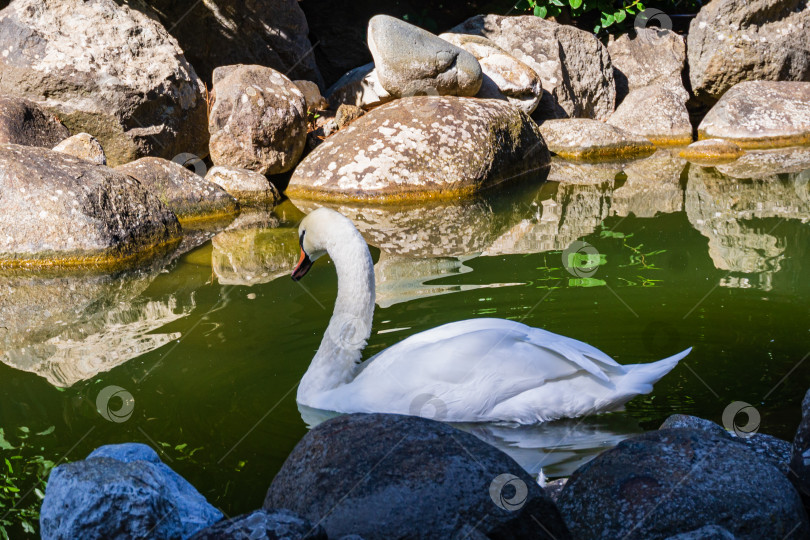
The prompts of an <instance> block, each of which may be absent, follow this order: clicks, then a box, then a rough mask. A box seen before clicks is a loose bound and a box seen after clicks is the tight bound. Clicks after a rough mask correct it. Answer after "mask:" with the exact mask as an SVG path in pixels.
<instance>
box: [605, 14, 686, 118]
mask: <svg viewBox="0 0 810 540" xmlns="http://www.w3.org/2000/svg"><path fill="white" fill-rule="evenodd" d="M635 30H636V32H635V34H636V35H635V36H634V37H632V38H631V37H630V34H624V35H622V36H620V37H619V38H617V39H616V40H614V41H611V42H610V43H608V52H609V53H610V61H611V62H613V69H614V72H613V73H614V75H615V78H616V97H617V101H621V100H623V99H624V98H625V96H627V94H628V93H629V92H632V91H633V90H638V89H640V88H645V87H647V86H652V85H657V86H662V87H665V88H667V89H669V90H670V91H672V92H674V93H676V94H677V95H678V96H679V97H680V98H681V100H682V101H683V102H684V103H686V100H688V99H689V93H688V92H687V91H686V88H684V84H683V71H684V68H685V67H686V44H685V43H684V40H683V37H681V36H679V35H678V34H676V33H675V32H673V31H672V30H668V29H666V28H654V27H648V28H639V27H636V29H635Z"/></svg>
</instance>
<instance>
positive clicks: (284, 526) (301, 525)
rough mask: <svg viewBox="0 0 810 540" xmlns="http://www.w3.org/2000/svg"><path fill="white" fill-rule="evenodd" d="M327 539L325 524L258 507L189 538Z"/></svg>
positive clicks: (224, 520)
mask: <svg viewBox="0 0 810 540" xmlns="http://www.w3.org/2000/svg"><path fill="white" fill-rule="evenodd" d="M225 539H227V540H327V538H326V533H325V532H324V530H323V527H321V526H320V525H316V524H314V523H313V522H311V521H310V520H308V519H305V518H302V517H301V516H298V515H296V514H295V513H293V512H290V511H289V510H284V509H281V510H255V511H253V512H250V513H249V514H244V515H241V516H236V517H234V518H231V519H223V520H222V521H220V522H218V523H215V524H214V525H211V526H210V527H207V528H205V529H203V530H201V531H199V532H197V533H196V534H195V535H194V536H192V537H191V539H190V540H225Z"/></svg>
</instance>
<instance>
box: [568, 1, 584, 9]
mask: <svg viewBox="0 0 810 540" xmlns="http://www.w3.org/2000/svg"><path fill="white" fill-rule="evenodd" d="M568 4H569V5H570V6H571V9H579V8H580V6H582V0H568Z"/></svg>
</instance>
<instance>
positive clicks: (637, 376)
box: [616, 347, 692, 395]
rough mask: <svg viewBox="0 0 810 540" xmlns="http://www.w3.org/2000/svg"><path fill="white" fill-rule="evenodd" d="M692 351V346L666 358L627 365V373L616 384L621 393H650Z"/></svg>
mask: <svg viewBox="0 0 810 540" xmlns="http://www.w3.org/2000/svg"><path fill="white" fill-rule="evenodd" d="M690 352H692V347H689V348H688V349H686V350H684V351H681V352H679V353H678V354H675V355H673V356H670V357H669V358H664V359H663V360H659V361H658V362H652V363H650V364H635V365H629V366H625V367H626V368H627V373H625V374H624V375H622V376H621V378H619V380H618V381H616V386H617V388H618V389H619V391H620V392H621V393H626V394H633V395H638V394H649V393H650V392H652V387H653V385H654V384H655V383H657V382H658V381H659V380H660V379H661V378H662V377H663V376H664V375H666V374H667V373H669V372H670V371H672V369H673V368H674V367H675V366H676V365H678V362H680V361H681V360H682V359H683V358H685V357H686V355H687V354H689V353H690Z"/></svg>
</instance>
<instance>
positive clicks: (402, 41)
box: [368, 15, 482, 97]
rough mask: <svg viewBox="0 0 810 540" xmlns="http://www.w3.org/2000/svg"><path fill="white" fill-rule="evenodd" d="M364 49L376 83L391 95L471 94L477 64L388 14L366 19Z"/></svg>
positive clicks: (477, 85) (478, 80) (479, 78)
mask: <svg viewBox="0 0 810 540" xmlns="http://www.w3.org/2000/svg"><path fill="white" fill-rule="evenodd" d="M368 48H369V49H370V50H371V56H372V57H373V58H374V65H375V67H376V70H377V77H379V80H380V84H381V85H382V87H383V88H385V89H386V90H387V91H388V92H389V93H390V94H391V95H393V96H395V97H401V96H423V95H440V96H448V95H449V96H474V95H475V94H476V92H478V89H479V88H480V87H481V81H482V76H481V66H480V65H479V64H478V61H477V60H476V59H475V57H474V56H473V55H471V54H470V53H468V52H467V51H465V50H464V49H462V48H460V47H456V46H455V45H453V44H451V43H448V42H447V41H445V40H443V39H439V38H438V37H437V36H435V35H433V34H431V33H430V32H428V31H427V30H422V29H421V28H419V27H418V26H414V25H412V24H409V23H406V22H405V21H401V20H399V19H396V18H394V17H389V16H388V15H375V16H374V17H372V18H371V20H370V21H369V22H368Z"/></svg>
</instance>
